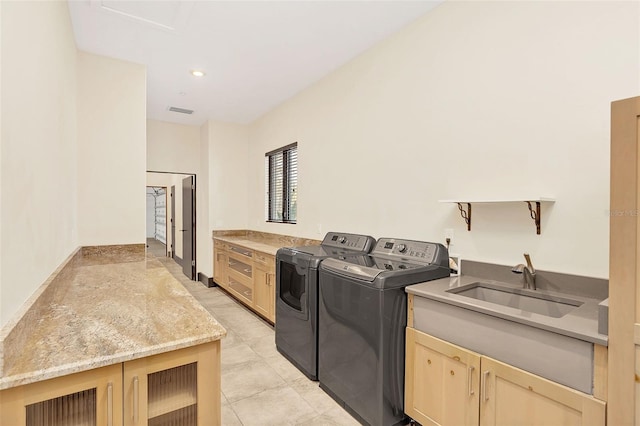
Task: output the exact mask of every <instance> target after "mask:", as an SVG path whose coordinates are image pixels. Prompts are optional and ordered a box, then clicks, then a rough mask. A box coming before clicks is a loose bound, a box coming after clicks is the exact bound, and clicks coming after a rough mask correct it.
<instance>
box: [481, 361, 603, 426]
mask: <svg viewBox="0 0 640 426" xmlns="http://www.w3.org/2000/svg"><path fill="white" fill-rule="evenodd" d="M542 356H544V354H542ZM481 380H482V384H481V388H482V395H481V401H480V412H481V414H480V424H481V425H483V426H485V425H486V426H488V425H509V426H510V425H514V424H518V425H525V426H526V425H531V426H535V425H563V426H565V425H600V426H602V425H604V424H605V403H604V402H603V401H600V400H598V399H595V398H593V397H592V396H590V395H586V394H584V393H582V392H578V391H576V390H573V389H571V388H568V387H566V386H563V385H560V384H557V383H554V382H552V381H549V380H546V379H543V378H542V377H539V376H536V375H533V374H531V373H527V372H526V371H523V370H520V369H518V368H515V367H512V366H510V365H507V364H504V363H501V362H499V361H496V360H494V359H491V358H486V357H483V358H482V378H481Z"/></svg>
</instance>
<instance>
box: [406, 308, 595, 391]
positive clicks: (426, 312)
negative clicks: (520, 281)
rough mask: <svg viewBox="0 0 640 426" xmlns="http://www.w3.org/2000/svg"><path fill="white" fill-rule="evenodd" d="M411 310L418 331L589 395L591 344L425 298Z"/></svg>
mask: <svg viewBox="0 0 640 426" xmlns="http://www.w3.org/2000/svg"><path fill="white" fill-rule="evenodd" d="M413 310H414V318H413V321H414V328H415V329H417V330H420V331H422V332H424V333H427V334H429V335H431V336H434V337H437V338H440V339H443V340H446V341H448V342H451V343H453V344H455V345H459V346H462V347H463V348H467V349H469V350H471V351H474V352H477V353H480V354H483V355H487V356H490V357H492V358H495V359H497V360H499V361H502V362H505V363H507V364H510V365H513V366H515V367H518V368H521V369H523V370H526V371H529V372H531V373H534V374H537V375H539V376H542V377H544V378H546V379H549V380H552V381H554V382H557V383H561V384H563V385H565V386H568V387H570V388H573V389H576V390H579V391H581V392H584V393H587V394H592V393H593V363H594V344H593V343H590V342H586V341H584V340H579V339H575V338H572V337H568V336H564V335H561V334H558V333H553V332H551V331H546V330H542V329H539V328H535V327H531V326H528V325H524V324H520V323H516V322H513V321H508V320H505V319H502V318H497V317H494V316H491V315H486V314H483V313H480V312H475V311H471V310H468V309H463V308H460V307H457V306H453V305H449V304H447V303H442V302H438V301H435V300H431V299H426V298H423V297H415V298H414V303H413Z"/></svg>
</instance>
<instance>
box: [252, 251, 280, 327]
mask: <svg viewBox="0 0 640 426" xmlns="http://www.w3.org/2000/svg"><path fill="white" fill-rule="evenodd" d="M258 256H261V257H262V258H263V259H264V260H265V262H264V263H260V262H259V261H258ZM274 266H275V259H274V258H273V257H272V256H266V255H258V254H256V260H255V268H254V273H255V277H254V297H253V307H254V309H255V310H256V312H258V313H259V314H260V315H262V316H263V317H265V318H267V319H268V320H269V321H271V322H275V319H276V313H275V301H276V282H275V279H276V274H275V270H274Z"/></svg>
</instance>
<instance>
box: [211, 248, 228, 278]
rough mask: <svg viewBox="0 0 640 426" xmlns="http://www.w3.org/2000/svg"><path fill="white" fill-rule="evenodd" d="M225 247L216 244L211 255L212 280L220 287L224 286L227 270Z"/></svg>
mask: <svg viewBox="0 0 640 426" xmlns="http://www.w3.org/2000/svg"><path fill="white" fill-rule="evenodd" d="M227 262H228V257H227V246H226V244H224V243H221V242H220V243H216V245H215V250H214V254H213V280H214V281H215V282H216V283H217V284H218V285H220V286H223V285H226V280H224V279H223V278H224V276H225V275H226V270H227Z"/></svg>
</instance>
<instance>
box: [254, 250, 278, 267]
mask: <svg viewBox="0 0 640 426" xmlns="http://www.w3.org/2000/svg"><path fill="white" fill-rule="evenodd" d="M253 260H254V261H255V262H256V263H259V264H261V265H265V266H268V267H272V266H275V261H276V260H275V258H274V257H273V256H271V255H270V254H265V253H261V252H259V251H256V252H254V257H253Z"/></svg>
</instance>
